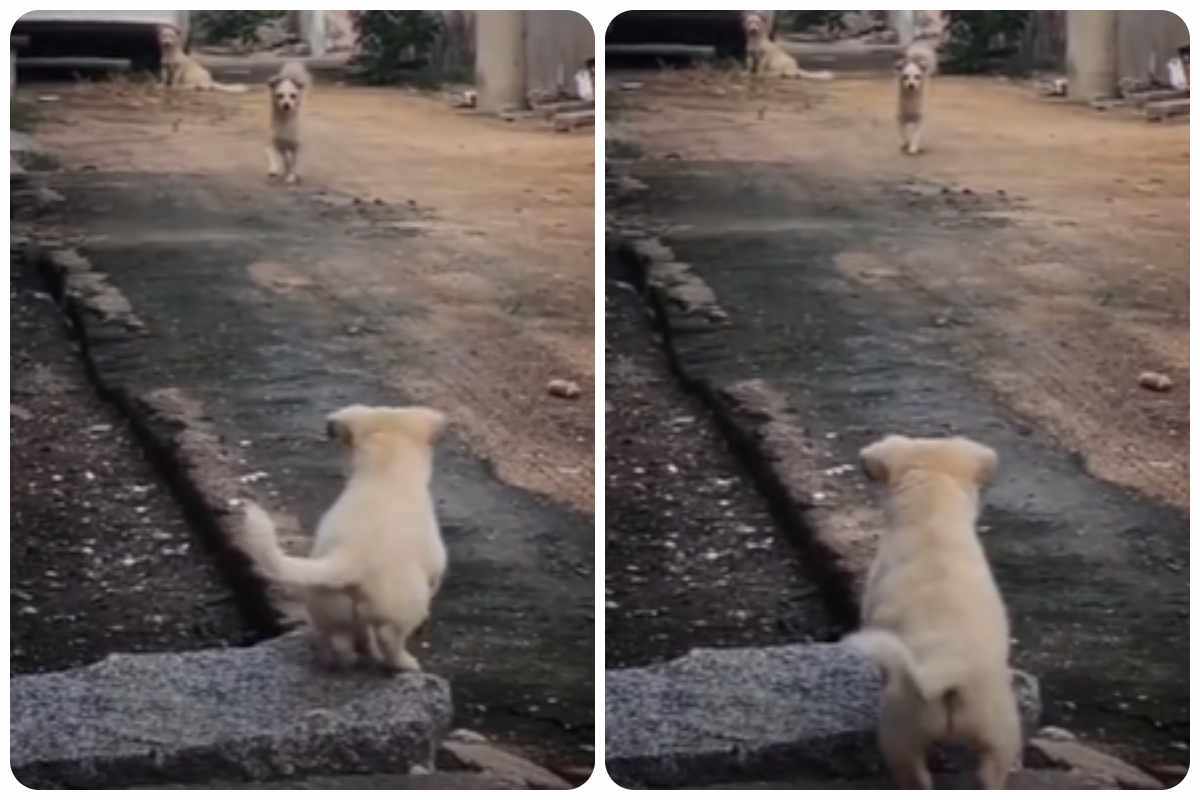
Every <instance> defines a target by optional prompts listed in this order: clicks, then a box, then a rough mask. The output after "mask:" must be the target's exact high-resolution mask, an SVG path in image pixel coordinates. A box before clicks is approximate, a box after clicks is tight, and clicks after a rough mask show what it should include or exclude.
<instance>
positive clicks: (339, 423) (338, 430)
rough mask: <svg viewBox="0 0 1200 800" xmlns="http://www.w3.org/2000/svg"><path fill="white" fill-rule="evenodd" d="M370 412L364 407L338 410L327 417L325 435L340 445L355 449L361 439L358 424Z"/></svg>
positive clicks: (358, 406) (348, 407) (357, 406)
mask: <svg viewBox="0 0 1200 800" xmlns="http://www.w3.org/2000/svg"><path fill="white" fill-rule="evenodd" d="M369 411H370V409H369V408H367V407H366V406H363V405H353V406H346V407H345V408H341V409H338V410H337V411H335V412H333V413H332V414H330V415H329V416H327V417H325V434H326V435H327V436H328V437H329V438H330V439H333V440H334V441H335V442H338V443H339V444H342V445H345V446H346V447H353V446H354V444H355V442H356V441H357V440H358V438H359V431H358V423H359V422H360V421H361V420H362V418H363V416H364V415H365V414H366V413H367V412H369Z"/></svg>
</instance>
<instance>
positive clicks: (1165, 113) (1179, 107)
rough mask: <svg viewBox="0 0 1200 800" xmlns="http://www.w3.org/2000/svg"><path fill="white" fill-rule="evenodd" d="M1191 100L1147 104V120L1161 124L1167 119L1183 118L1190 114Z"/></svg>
mask: <svg viewBox="0 0 1200 800" xmlns="http://www.w3.org/2000/svg"><path fill="white" fill-rule="evenodd" d="M1190 105H1191V101H1190V100H1160V101H1159V102H1157V103H1147V104H1146V119H1148V120H1150V121H1151V122H1160V121H1162V120H1164V119H1166V118H1167V117H1181V116H1183V115H1184V114H1188V113H1190V111H1191V109H1190Z"/></svg>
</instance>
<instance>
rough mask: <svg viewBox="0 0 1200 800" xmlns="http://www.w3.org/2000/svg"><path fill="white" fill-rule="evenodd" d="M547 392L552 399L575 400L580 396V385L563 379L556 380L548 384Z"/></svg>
mask: <svg viewBox="0 0 1200 800" xmlns="http://www.w3.org/2000/svg"><path fill="white" fill-rule="evenodd" d="M546 391H547V392H548V393H549V394H550V396H551V397H561V398H563V399H564V400H574V399H575V398H577V397H579V395H580V389H579V384H578V383H576V382H575V381H568V380H564V379H563V378H555V379H554V380H552V381H550V382H549V383H547V384H546Z"/></svg>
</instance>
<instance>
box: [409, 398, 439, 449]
mask: <svg viewBox="0 0 1200 800" xmlns="http://www.w3.org/2000/svg"><path fill="white" fill-rule="evenodd" d="M399 414H400V415H401V420H402V425H403V427H404V430H405V431H407V432H408V434H409V435H410V436H411V437H412V438H413V439H415V440H417V441H418V442H421V443H422V444H429V445H432V444H433V443H434V442H436V441H437V440H438V438H439V437H441V435H442V431H444V430H446V415H445V414H443V413H442V412H441V411H438V410H436V409H433V408H422V407H414V408H404V409H400V410H399Z"/></svg>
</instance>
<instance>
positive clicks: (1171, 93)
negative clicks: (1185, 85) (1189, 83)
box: [1125, 89, 1189, 108]
mask: <svg viewBox="0 0 1200 800" xmlns="http://www.w3.org/2000/svg"><path fill="white" fill-rule="evenodd" d="M1188 96H1189V92H1188V90H1187V89H1151V90H1149V91H1146V92H1131V93H1129V94H1127V95H1125V99H1126V100H1128V101H1129V102H1131V103H1133V104H1134V105H1135V106H1137V107H1139V108H1140V107H1142V106H1144V105H1146V104H1147V103H1154V102H1157V101H1159V100H1180V99H1184V98H1187V97H1188Z"/></svg>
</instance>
